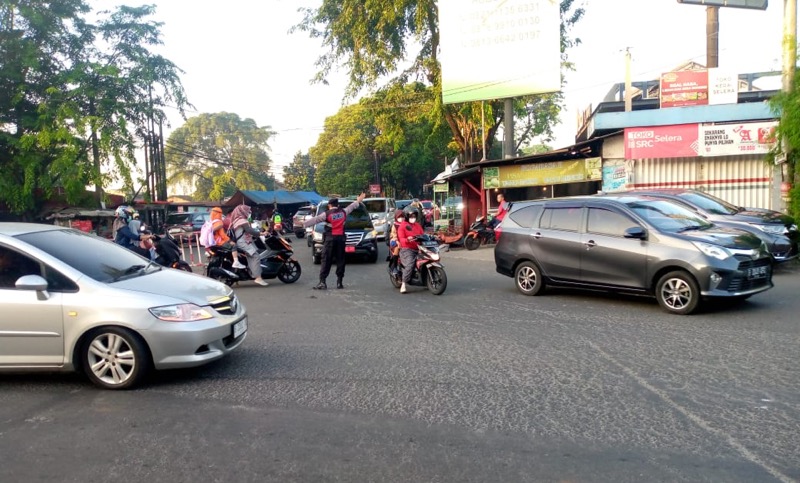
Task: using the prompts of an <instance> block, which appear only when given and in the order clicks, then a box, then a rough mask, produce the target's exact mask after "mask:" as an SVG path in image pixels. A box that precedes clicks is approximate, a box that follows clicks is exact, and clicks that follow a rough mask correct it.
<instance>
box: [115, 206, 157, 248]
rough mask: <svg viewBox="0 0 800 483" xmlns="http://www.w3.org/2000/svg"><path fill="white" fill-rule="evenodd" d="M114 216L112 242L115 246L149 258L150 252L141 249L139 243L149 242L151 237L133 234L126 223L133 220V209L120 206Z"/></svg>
mask: <svg viewBox="0 0 800 483" xmlns="http://www.w3.org/2000/svg"><path fill="white" fill-rule="evenodd" d="M115 214H116V215H117V219H115V220H114V226H115V228H116V231H115V235H114V242H115V243H116V244H117V245H122V246H123V247H125V248H128V249H130V250H133V251H134V252H136V253H138V254H139V255H141V256H143V257H145V258H150V251H149V250H146V249H144V248H141V247H140V246H139V242H140V241H142V240H149V239H151V238H153V236H152V235H146V234H140V233H134V232H133V231H131V229H130V227H129V226H128V223H129V222H130V221H131V219H132V218H133V209H131V208H130V207H128V206H125V205H122V206H119V207H118V208H117V210H116V211H115Z"/></svg>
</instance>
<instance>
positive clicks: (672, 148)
mask: <svg viewBox="0 0 800 483" xmlns="http://www.w3.org/2000/svg"><path fill="white" fill-rule="evenodd" d="M697 138H698V125H697V124H679V125H675V126H653V127H635V128H625V159H652V158H687V157H689V158H690V157H694V156H697V155H698V152H699V149H700V147H699V145H698V140H697Z"/></svg>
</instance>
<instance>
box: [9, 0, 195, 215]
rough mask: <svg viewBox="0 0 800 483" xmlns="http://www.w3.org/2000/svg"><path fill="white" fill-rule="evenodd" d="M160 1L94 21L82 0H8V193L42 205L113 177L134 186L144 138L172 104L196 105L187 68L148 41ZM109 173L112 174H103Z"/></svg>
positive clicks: (14, 200) (31, 208)
mask: <svg viewBox="0 0 800 483" xmlns="http://www.w3.org/2000/svg"><path fill="white" fill-rule="evenodd" d="M153 11H154V10H153V8H152V7H140V8H129V7H119V8H118V9H117V10H116V11H114V12H100V13H99V14H98V18H99V23H98V24H97V25H94V24H91V23H89V22H87V21H86V19H85V16H86V15H87V14H88V13H89V12H90V8H89V7H88V6H87V5H86V4H85V2H84V1H83V0H64V1H60V2H42V1H37V0H14V1H11V0H9V1H5V2H3V4H2V5H0V22H2V24H1V25H2V30H0V91H2V92H0V167H2V169H3V172H4V176H3V177H2V178H1V179H0V201H3V202H5V203H6V204H7V205H8V206H9V207H10V209H11V210H12V211H14V212H17V213H22V212H28V213H30V212H37V211H38V209H37V203H41V201H42V200H43V199H47V198H48V197H49V195H50V194H51V193H52V192H53V190H54V189H55V188H57V187H58V188H61V189H63V190H64V192H65V194H66V197H67V201H69V202H76V201H78V200H80V199H81V197H82V196H83V193H84V190H85V186H86V185H87V184H94V185H95V186H97V193H98V198H97V200H96V201H97V202H98V203H99V202H100V201H101V198H102V190H103V186H104V184H105V183H106V182H107V181H108V180H109V179H111V178H117V179H122V180H123V181H124V182H125V183H126V184H127V185H130V184H132V179H131V178H132V172H133V171H134V169H135V159H134V156H133V151H134V148H135V147H136V137H137V135H138V136H143V135H144V134H146V130H147V121H148V119H156V120H159V119H164V118H165V116H164V115H163V111H162V110H161V109H162V108H163V107H164V106H165V105H166V104H167V103H170V105H171V106H173V107H177V108H178V109H179V111H181V112H183V109H184V107H185V106H186V105H188V101H186V97H185V94H184V92H183V88H182V86H181V84H180V80H179V77H178V74H179V72H180V71H179V69H177V67H176V66H175V65H174V64H172V63H171V62H169V61H168V60H167V59H164V58H163V57H161V56H158V55H154V54H153V53H152V52H151V51H150V50H149V47H151V46H154V45H158V44H159V43H160V27H161V24H159V23H156V22H152V21H147V20H146V17H147V16H149V15H151V14H152V13H153ZM104 171H105V174H103V173H104Z"/></svg>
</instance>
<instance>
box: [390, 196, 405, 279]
mask: <svg viewBox="0 0 800 483" xmlns="http://www.w3.org/2000/svg"><path fill="white" fill-rule="evenodd" d="M404 221H405V214H404V213H403V210H397V211H395V212H394V223H392V230H391V232H390V233H389V270H391V272H392V273H395V272H396V271H397V260H398V259H399V258H400V244H399V243H398V242H397V229H398V228H400V224H401V223H403V222H404Z"/></svg>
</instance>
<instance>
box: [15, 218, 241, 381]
mask: <svg viewBox="0 0 800 483" xmlns="http://www.w3.org/2000/svg"><path fill="white" fill-rule="evenodd" d="M0 306H2V307H3V315H2V317H0V372H26V371H54V370H55V371H81V372H83V373H85V374H86V375H87V376H88V377H89V379H90V380H91V381H92V382H93V383H95V384H96V385H98V386H100V387H103V388H107V389H126V388H130V387H133V386H135V385H136V384H138V383H139V382H141V381H142V379H143V378H144V377H145V376H146V375H147V373H148V372H149V371H150V370H151V369H170V368H181V367H193V366H199V365H202V364H206V363H208V362H211V361H213V360H216V359H219V358H221V357H223V356H225V355H226V354H228V353H230V352H231V351H232V350H234V349H236V348H237V347H239V346H240V345H241V344H242V342H243V341H244V339H245V337H246V335H247V311H246V309H245V307H244V306H243V305H242V304H241V303H239V301H238V299H237V298H236V295H235V294H234V293H233V291H232V290H231V288H230V287H228V286H226V285H224V284H222V283H219V282H217V281H215V280H211V279H209V278H206V277H202V276H200V275H195V274H191V273H187V272H183V271H179V270H174V269H170V268H164V267H161V266H159V265H156V264H155V263H153V262H150V261H149V260H147V259H144V258H142V257H140V256H139V255H137V254H135V253H134V252H132V251H131V250H128V249H127V248H124V247H121V246H119V245H117V244H115V243H113V242H110V241H108V240H105V239H102V238H99V237H97V236H94V235H89V234H86V233H83V232H80V231H77V230H73V229H69V228H63V227H58V226H54V225H38V224H31V223H0Z"/></svg>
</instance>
